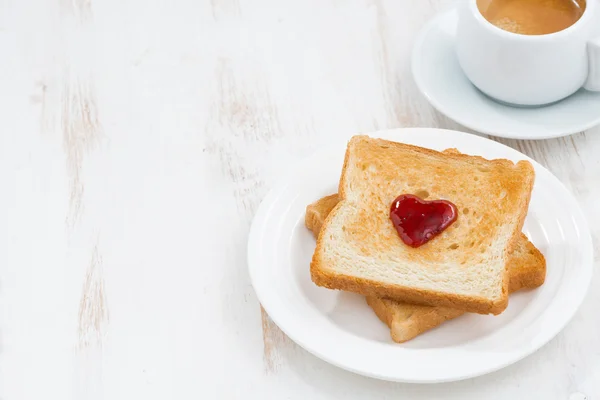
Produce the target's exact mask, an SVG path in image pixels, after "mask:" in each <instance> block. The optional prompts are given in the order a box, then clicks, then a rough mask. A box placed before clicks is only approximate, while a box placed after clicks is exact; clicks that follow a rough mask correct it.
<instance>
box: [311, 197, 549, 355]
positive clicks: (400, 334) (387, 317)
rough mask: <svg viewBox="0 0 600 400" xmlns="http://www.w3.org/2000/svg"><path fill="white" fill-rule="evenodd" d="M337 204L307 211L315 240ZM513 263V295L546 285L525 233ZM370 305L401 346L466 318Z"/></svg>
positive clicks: (330, 201) (376, 301)
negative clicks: (445, 323) (447, 322)
mask: <svg viewBox="0 0 600 400" xmlns="http://www.w3.org/2000/svg"><path fill="white" fill-rule="evenodd" d="M337 203H338V195H337V194H333V195H330V196H326V197H323V198H322V199H320V200H318V201H316V202H314V203H312V204H310V205H309V206H308V207H306V216H305V224H306V227H307V228H308V229H310V230H311V231H312V233H313V235H314V236H315V238H317V237H318V235H319V231H320V230H321V227H322V226H323V223H324V222H325V219H326V218H327V215H329V213H330V212H331V210H333V208H334V207H335V206H336V204H337ZM509 260H510V261H509V264H508V276H509V292H511V293H512V292H516V291H518V290H521V289H533V288H537V287H539V286H541V285H542V284H543V283H544V281H545V279H546V259H545V258H544V256H543V254H542V253H541V252H540V251H539V250H538V249H537V248H536V247H535V246H534V245H533V243H531V242H530V241H529V240H528V239H527V237H526V236H525V235H524V234H523V233H521V234H520V236H519V239H518V240H517V245H516V247H515V249H514V250H513V251H512V253H511V255H510V258H509ZM367 304H369V306H370V307H371V308H372V309H373V311H375V314H377V316H378V317H379V319H380V320H381V321H383V322H384V323H385V324H387V326H388V327H389V328H390V333H391V336H392V340H394V341H395V342H398V343H404V342H406V341H408V340H410V339H413V338H415V337H416V336H418V335H420V334H421V333H423V332H426V331H428V330H429V329H432V328H435V327H436V326H439V325H440V324H442V323H443V322H444V321H448V320H450V319H453V318H456V317H458V316H460V315H462V314H464V312H463V311H462V310H457V309H455V308H446V307H429V306H415V305H412V304H406V303H402V302H397V301H393V300H387V299H382V298H380V297H374V296H367Z"/></svg>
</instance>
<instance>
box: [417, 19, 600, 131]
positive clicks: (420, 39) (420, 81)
mask: <svg viewBox="0 0 600 400" xmlns="http://www.w3.org/2000/svg"><path fill="white" fill-rule="evenodd" d="M457 13H458V10H457V8H456V7H454V8H451V9H450V10H446V11H443V12H441V13H439V14H438V15H436V16H434V17H433V18H432V19H431V20H430V21H429V22H427V23H426V24H425V26H424V27H423V28H422V29H421V31H420V32H419V34H418V35H417V39H416V40H415V44H414V45H413V48H412V51H411V61H410V68H411V74H412V77H413V80H414V82H415V84H416V86H417V89H418V90H419V92H420V93H421V94H422V95H423V96H424V97H425V98H426V99H427V101H428V102H429V104H431V105H432V106H433V108H435V109H436V110H437V111H439V112H440V113H442V114H443V115H445V116H446V117H448V118H450V119H451V120H453V121H455V122H456V123H458V124H460V125H462V126H464V127H466V128H468V129H472V130H474V131H477V132H479V133H483V134H486V135H491V136H495V137H502V138H506V139H521V140H545V139H555V138H559V137H565V136H571V135H575V134H577V133H580V132H583V131H586V130H588V129H591V128H594V127H596V126H598V125H600V114H599V115H598V117H596V119H594V120H593V121H590V122H587V123H584V124H581V125H578V126H576V127H573V128H571V129H568V130H565V131H564V132H562V133H558V132H557V133H554V134H543V135H536V136H527V135H522V134H511V133H510V132H501V131H497V130H494V129H493V128H490V127H487V128H486V127H485V126H481V124H478V123H476V122H470V121H466V120H464V119H462V118H456V117H455V116H453V115H452V113H451V112H448V109H447V107H445V106H444V105H443V104H441V103H440V102H438V101H437V100H436V99H435V98H434V97H432V96H431V94H430V93H429V91H428V90H426V89H425V85H426V84H425V83H424V78H423V75H422V74H421V73H420V70H421V69H420V67H419V66H420V65H421V61H420V57H418V54H419V52H420V49H421V48H422V47H423V43H424V42H425V39H426V37H427V34H428V33H430V32H431V31H432V30H433V29H434V28H435V27H436V26H437V25H439V24H441V23H443V22H444V20H446V19H452V18H458V15H457ZM454 29H455V28H454ZM580 90H582V89H580ZM576 95H577V92H575V94H573V95H571V96H576ZM569 97H570V96H569ZM565 100H566V99H563V100H561V101H560V102H562V101H565ZM490 101H492V100H490ZM549 107H551V105H550V106H549Z"/></svg>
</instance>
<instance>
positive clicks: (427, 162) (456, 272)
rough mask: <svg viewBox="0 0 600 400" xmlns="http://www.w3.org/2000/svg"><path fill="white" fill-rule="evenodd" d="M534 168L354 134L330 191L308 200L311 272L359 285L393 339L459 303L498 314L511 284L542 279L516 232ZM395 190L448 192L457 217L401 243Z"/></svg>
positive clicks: (426, 197) (330, 283) (352, 287)
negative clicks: (419, 240)
mask: <svg viewBox="0 0 600 400" xmlns="http://www.w3.org/2000/svg"><path fill="white" fill-rule="evenodd" d="M534 178H535V173H534V170H533V167H532V165H531V164H530V163H529V162H527V161H519V162H518V163H516V164H515V163H513V162H511V161H508V160H487V159H484V158H481V157H477V156H470V155H465V154H461V153H460V152H458V151H457V150H455V149H448V150H445V151H443V152H437V151H434V150H430V149H425V148H420V147H416V146H411V145H407V144H402V143H396V142H390V141H386V140H381V139H372V138H370V137H368V136H355V137H353V138H352V139H351V140H350V142H349V143H348V147H347V150H346V157H345V161H344V166H343V169H342V174H341V178H340V183H339V189H338V193H337V194H332V195H330V196H327V197H324V198H322V199H320V200H318V201H316V202H315V203H313V204H310V205H309V206H308V207H307V209H306V218H305V223H306V226H307V228H308V229H310V230H311V231H312V232H313V234H314V235H315V237H317V246H316V249H315V252H314V255H313V258H312V262H311V266H310V272H311V278H312V280H313V282H314V283H316V284H317V285H319V286H323V287H326V288H329V289H338V290H345V291H350V292H355V293H359V294H362V295H365V296H366V300H367V303H368V304H369V306H370V307H371V308H372V309H373V310H374V311H375V313H376V314H377V316H378V317H379V319H381V320H382V321H383V322H384V323H386V324H387V325H388V326H389V328H390V331H391V337H392V339H393V340H394V341H395V342H399V343H402V342H406V341H408V340H410V339H412V338H414V337H416V336H418V335H419V334H421V333H423V332H425V331H427V330H429V329H431V328H434V327H436V326H438V325H440V324H442V323H443V322H444V321H446V320H449V319H453V318H456V317H458V316H460V315H462V314H463V313H465V312H472V313H479V314H496V315H497V314H500V313H502V312H503V311H504V310H505V309H506V307H507V305H508V294H509V293H512V292H515V291H517V290H521V289H532V288H536V287H539V286H540V285H542V284H543V283H544V280H545V276H546V262H545V259H544V256H543V255H542V253H541V252H540V251H539V250H538V249H537V248H536V247H535V246H534V245H533V244H532V243H531V242H530V241H529V240H528V239H527V237H526V236H525V235H524V234H523V233H521V229H522V226H523V222H524V220H525V216H526V215H527V210H528V206H529V199H530V196H531V190H532V187H533V182H534ZM402 195H409V196H413V197H414V196H416V197H417V198H419V199H422V200H423V201H424V202H431V203H434V202H436V201H447V202H448V203H449V204H452V205H453V207H454V209H455V210H456V219H455V221H453V222H452V223H451V224H450V225H449V226H447V227H445V228H444V229H443V230H440V231H439V232H437V231H436V232H435V235H429V236H431V237H429V236H428V239H427V240H426V241H425V243H423V244H422V245H419V246H417V247H415V246H412V245H409V244H407V243H408V242H406V241H404V239H403V238H402V237H401V235H400V231H399V230H398V229H399V228H397V227H395V226H394V224H393V223H392V221H391V217H390V207H391V205H393V203H394V201H395V199H398V198H399V197H398V196H402ZM423 216H424V218H425V215H424V214H423ZM413 218H420V217H418V216H417V217H413ZM417 222H419V221H418V220H417Z"/></svg>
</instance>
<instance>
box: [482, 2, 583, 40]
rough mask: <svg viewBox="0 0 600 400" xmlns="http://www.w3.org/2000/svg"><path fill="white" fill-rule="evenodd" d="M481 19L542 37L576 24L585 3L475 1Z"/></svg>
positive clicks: (521, 32) (503, 27)
mask: <svg viewBox="0 0 600 400" xmlns="http://www.w3.org/2000/svg"><path fill="white" fill-rule="evenodd" d="M477 7H478V8H479V12H481V14H482V15H483V17H484V18H485V19H486V20H488V21H489V22H491V23H492V24H494V25H496V26H497V27H498V28H501V29H503V30H505V31H509V32H513V33H519V34H522V35H545V34H548V33H554V32H558V31H562V30H563V29H566V28H568V27H569V26H571V25H573V24H574V23H575V22H577V21H578V20H579V18H580V17H581V15H582V14H583V12H584V11H585V0H477Z"/></svg>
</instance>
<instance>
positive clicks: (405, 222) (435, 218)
mask: <svg viewBox="0 0 600 400" xmlns="http://www.w3.org/2000/svg"><path fill="white" fill-rule="evenodd" d="M457 217H458V211H457V209H456V206H455V205H454V204H452V203H451V202H449V201H446V200H432V201H427V200H423V199H421V198H420V197H417V196H415V195H412V194H403V195H400V196H398V197H397V198H396V200H394V202H393V203H392V207H391V209H390V219H391V220H392V223H393V224H394V227H395V228H396V230H397V231H398V235H400V239H402V241H403V242H404V243H406V244H407V245H409V246H411V247H419V246H421V245H423V244H425V243H427V242H428V241H430V240H431V239H433V238H434V237H435V236H437V235H438V234H439V233H440V232H442V231H443V230H444V229H446V228H447V227H449V226H450V225H451V224H452V223H453V222H454V221H456V218H457Z"/></svg>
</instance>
